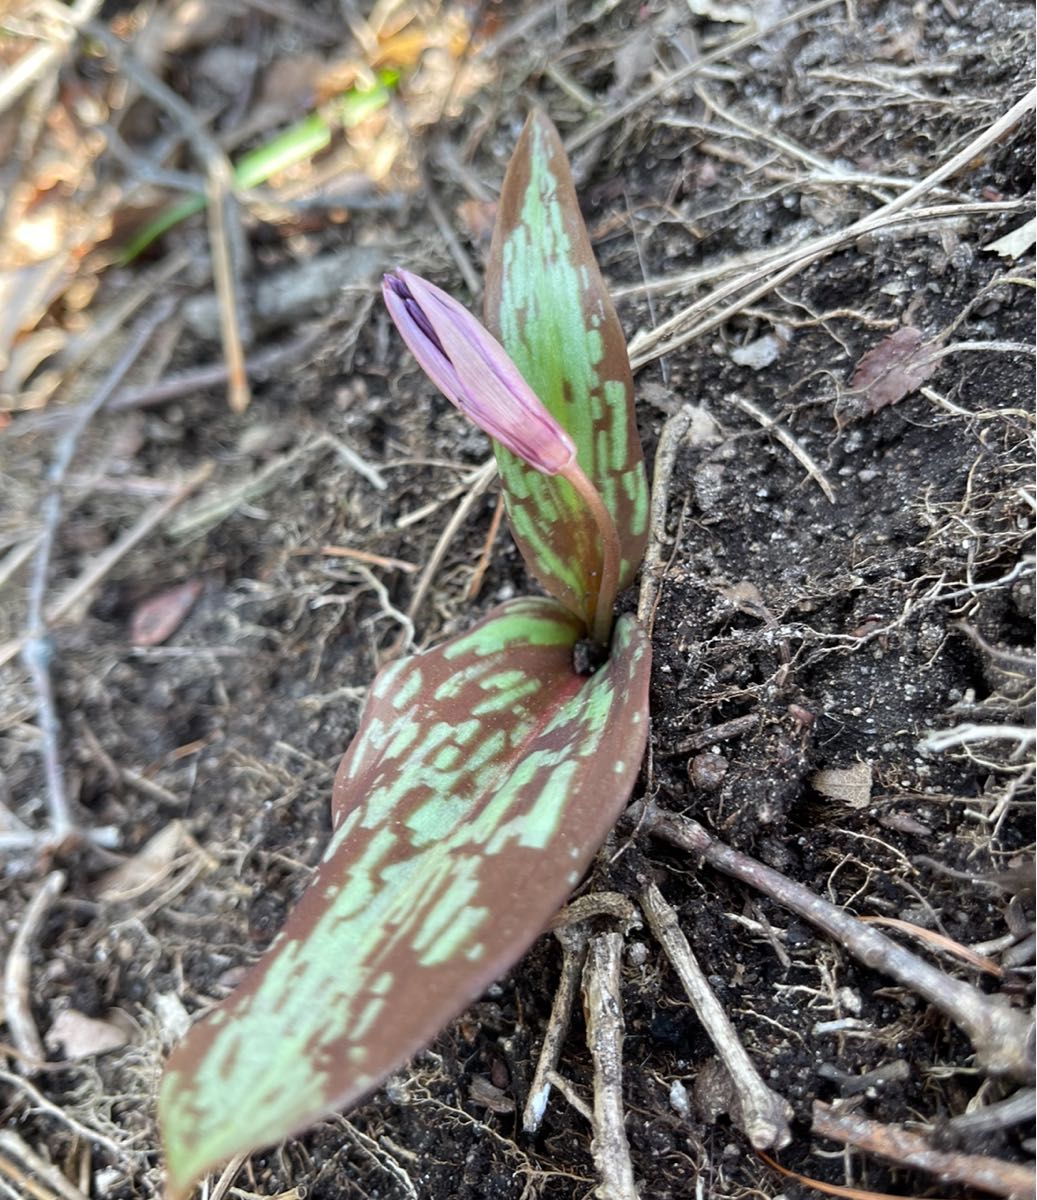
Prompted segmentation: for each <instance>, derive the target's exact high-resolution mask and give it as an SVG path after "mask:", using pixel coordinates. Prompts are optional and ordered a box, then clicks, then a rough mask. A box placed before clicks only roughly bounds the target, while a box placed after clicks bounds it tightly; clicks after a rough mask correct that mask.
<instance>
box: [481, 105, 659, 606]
mask: <svg viewBox="0 0 1037 1200" xmlns="http://www.w3.org/2000/svg"><path fill="white" fill-rule="evenodd" d="M486 321H487V324H488V325H489V326H490V328H491V329H492V330H493V331H494V333H496V335H497V336H498V337H499V339H500V341H501V342H502V344H503V345H504V348H505V349H506V350H507V352H508V354H509V355H510V356H511V358H512V359H513V360H514V362H515V364H516V365H517V366H518V368H519V370H520V371H521V372H522V375H523V377H524V378H525V380H526V382H527V383H528V384H529V385H530V387H532V389H533V391H534V392H536V394H537V395H538V396H539V397H540V399H541V400H542V401H543V402H544V404H545V405H546V406H547V408H548V410H549V411H550V412H551V414H552V415H553V416H554V417H555V418H556V419H557V420H558V421H559V422H560V423H561V425H562V426H563V427H564V428H565V429H566V430H567V431H568V433H569V434H570V435H571V436H572V438H573V440H574V441H575V442H576V446H577V458H578V461H579V464H580V466H581V467H582V468H583V470H584V472H585V473H586V475H587V476H588V478H589V479H590V481H591V482H592V483H593V484H594V485H595V486H596V488H597V489H598V491H599V492H600V493H601V495H602V497H603V499H604V501H605V504H606V506H607V507H608V509H609V510H610V512H611V514H612V517H613V520H614V521H615V523H616V527H617V529H618V530H619V535H620V540H621V543H622V568H621V572H620V586H621V587H625V586H626V585H627V584H628V583H630V581H631V580H632V579H633V576H634V573H635V572H636V570H637V568H638V566H639V565H640V562H641V558H642V556H643V554H644V547H645V541H646V537H647V530H648V485H647V480H646V478H645V469H644V461H643V458H642V455H641V444H640V441H639V439H638V436H637V426H636V424H635V421H634V406H633V397H634V386H633V380H632V378H631V374H630V363H629V360H628V358H627V351H626V342H625V340H624V338H623V331H622V329H621V327H620V324H619V319H618V317H617V316H616V311H615V308H614V307H613V305H612V301H611V299H610V298H609V294H608V291H607V290H606V288H605V284H604V281H603V280H602V278H601V273H600V271H599V270H598V265H597V263H596V262H595V260H594V252H593V250H592V249H591V244H590V239H589V238H588V236H587V230H586V227H585V226H584V223H583V218H582V217H581V215H580V208H579V203H578V202H577V199H576V191H575V188H574V187H573V182H572V175H571V172H570V170H569V163H568V160H567V158H566V155H565V150H564V148H563V146H562V143H561V139H560V138H559V136H558V132H557V130H556V129H555V127H554V125H552V124H551V122H550V121H549V120H548V118H547V117H546V116H544V115H543V114H542V113H540V112H534V113H533V114H532V116H530V118H529V120H528V121H527V122H526V127H525V129H524V130H523V132H522V137H521V139H520V140H519V143H518V145H517V147H516V148H515V153H514V154H513V155H512V159H511V163H510V165H509V167H508V171H507V174H506V175H505V177H504V186H503V189H502V191H501V197H500V204H499V207H498V211H497V225H496V228H495V230H494V235H493V245H492V246H491V249H490V258H489V267H488V270H487V277H486ZM494 449H495V452H496V455H497V462H498V465H499V467H500V473H501V479H502V481H503V485H504V498H505V502H506V504H507V511H508V520H509V522H510V524H511V528H512V532H513V534H514V536H515V540H516V542H517V543H518V545H519V548H520V549H521V551H522V555H523V557H524V558H525V560H526V564H527V566H528V567H529V569H530V571H532V573H533V574H534V575H535V576H536V577H537V579H539V580H540V582H541V583H542V584H543V585H544V587H545V588H546V589H547V590H548V591H549V592H550V593H551V594H552V595H553V596H556V597H557V598H558V599H559V600H561V601H562V602H563V603H564V604H566V605H567V606H568V607H570V608H572V609H573V610H574V611H575V612H579V613H581V614H583V615H584V617H585V619H588V618H590V617H591V616H592V615H593V612H594V605H595V601H596V598H597V594H598V582H599V578H600V574H601V545H600V539H599V537H598V532H597V527H596V525H595V523H594V521H593V520H592V518H591V516H590V514H589V513H588V512H587V510H586V507H585V505H584V504H583V503H582V502H581V501H580V500H579V498H578V497H577V495H576V493H575V492H574V490H573V489H572V487H571V486H570V484H569V483H568V482H566V481H565V480H564V479H560V478H554V477H547V476H544V475H541V474H538V473H537V472H536V471H534V470H532V469H530V468H529V467H528V466H526V464H525V463H523V462H522V461H521V460H520V459H518V458H516V457H515V456H514V455H513V454H511V453H510V452H509V451H507V450H505V449H504V448H503V447H500V446H495V448H494Z"/></svg>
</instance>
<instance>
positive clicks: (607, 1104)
mask: <svg viewBox="0 0 1037 1200" xmlns="http://www.w3.org/2000/svg"><path fill="white" fill-rule="evenodd" d="M622 953H623V935H622V934H619V933H602V934H599V935H598V936H597V937H595V938H593V939H592V940H591V942H590V945H589V947H588V950H587V962H586V964H585V965H584V968H583V1007H584V1013H585V1015H586V1018H587V1045H588V1047H589V1048H590V1052H591V1057H592V1058H593V1060H594V1122H593V1129H594V1135H593V1137H592V1139H591V1153H592V1154H593V1155H594V1165H595V1166H596V1167H597V1169H598V1175H599V1177H600V1179H601V1183H600V1185H599V1186H598V1189H597V1194H598V1196H600V1197H601V1200H638V1196H637V1189H636V1188H635V1186H634V1168H633V1166H632V1165H631V1163H630V1145H629V1143H628V1142H627V1135H626V1129H625V1128H624V1124H623V1003H622V999H621V997H620V975H619V967H620V959H621V956H622Z"/></svg>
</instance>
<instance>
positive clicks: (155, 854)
mask: <svg viewBox="0 0 1037 1200" xmlns="http://www.w3.org/2000/svg"><path fill="white" fill-rule="evenodd" d="M183 841H184V826H183V822H182V821H171V822H170V823H169V824H168V825H167V826H166V827H165V828H164V829H161V830H159V832H158V833H156V834H155V836H154V837H153V838H152V839H151V840H150V841H148V842H145V844H144V845H143V846H142V847H141V848H140V849H139V850H138V851H137V853H136V854H134V855H133V857H132V858H128V859H127V860H126V861H125V862H124V863H122V864H121V865H120V866H118V867H116V868H115V870H114V871H109V872H108V873H107V875H105V876H103V877H102V879H101V886H100V889H99V891H98V893H97V894H98V897H99V898H100V899H101V900H113V901H121V900H133V899H135V898H136V897H138V896H142V895H144V894H145V893H146V892H149V891H151V889H152V888H155V887H157V886H158V885H159V884H160V883H161V882H162V881H163V880H164V879H165V878H166V876H167V875H168V874H169V870H170V867H171V866H172V865H173V862H174V860H175V859H176V856H177V854H178V853H179V852H180V848H181V846H182V844H183Z"/></svg>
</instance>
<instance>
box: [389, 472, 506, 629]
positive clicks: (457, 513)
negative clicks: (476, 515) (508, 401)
mask: <svg viewBox="0 0 1037 1200" xmlns="http://www.w3.org/2000/svg"><path fill="white" fill-rule="evenodd" d="M496 474H497V461H496V459H493V458H491V459H489V460H488V461H487V462H485V463H483V465H482V467H480V469H479V473H478V474H477V475H476V476H475V478H474V479H473V480H472V486H471V487H470V488H469V489H468V491H467V492H466V493H465V496H464V498H463V499H462V501H461V503H460V504H459V505H458V506H457V508H455V509H454V512H453V515H452V516H451V518H450V520H449V521H447V523H446V526H445V527H444V529H443V532H442V533H441V534H440V535H439V541H438V542H436V546H435V549H434V550H433V551H432V555H431V557H430V558H429V560H428V562H427V563H426V564H425V569H424V570H423V571H422V573H421V578H420V579H419V580H418V583H417V586H416V587H415V588H414V595H413V596H412V597H411V602H410V604H409V606H408V607H407V616H408V618H409V619H410V620H411V621H412V622H413V621H414V619H415V617H416V616H417V615H418V613H419V612H420V611H421V606H422V605H423V604H424V603H425V597H426V596H427V595H428V592H429V588H430V587H431V586H432V581H433V579H435V577H436V572H437V571H438V570H439V568H440V566H441V565H442V562H443V559H444V558H445V557H446V552H447V550H448V549H449V548H450V543H451V542H452V541H453V540H454V538H455V537H456V536H457V531H458V530H459V529H460V528H461V526H462V525H463V524H464V522H465V521H466V520H467V519H468V514H469V513H470V512H471V511H472V509H473V508H474V507H475V502H476V501H477V500H478V499H479V497H480V496H481V495H482V494H483V492H485V491H486V489H487V488H488V487H489V486H490V484H491V483H492V482H493V479H494V477H495V476H496ZM402 649H403V646H402V644H400V643H399V642H398V643H397V644H396V646H394V647H393V653H399V651H400V650H402Z"/></svg>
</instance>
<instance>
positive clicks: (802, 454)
mask: <svg viewBox="0 0 1037 1200" xmlns="http://www.w3.org/2000/svg"><path fill="white" fill-rule="evenodd" d="M727 399H728V401H729V402H730V403H731V404H734V405H735V406H736V407H737V408H740V409H741V410H742V412H744V413H748V415H749V416H750V417H752V419H753V420H754V421H758V422H759V423H760V424H761V425H762V426H763V428H764V429H766V430H767V432H768V433H773V434H774V436H775V437H776V438H777V439H778V441H779V442H781V444H782V445H783V446H784V447H785V449H786V450H787V451H788V452H789V453H790V454H791V455H792V457H793V458H795V459H797V460H798V461H799V462H800V463H802V465H803V468H804V470H805V471H806V473H807V474H808V475H809V476H810V478H811V479H812V480H813V481H814V482H815V483H816V484H817V486H818V487H819V488H820V489H821V491H822V492H824V494H825V499H826V500H827V501H828V503H829V504H834V503H835V489H834V488H833V487H832V485H831V484H830V483H829V482H828V480H827V478H826V477H825V473H824V471H822V470H821V468H820V467H819V466H818V465H817V463H816V462H814V460H813V459H812V458H811V457H810V455H809V454H808V453H807V452H806V451H805V450H804V449H803V447H802V446H801V445H800V444H799V442H797V441H796V439H795V438H794V437H793V436H792V434H791V433H789V431H788V430H787V429H786V428H785V427H784V426H783V425H779V424H778V422H777V421H776V420H775V419H774V417H771V416H768V415H767V413H765V412H764V411H763V409H762V408H758V407H757V406H756V405H755V404H753V402H752V401H751V400H747V399H746V398H745V397H744V396H738V395H735V394H731V395H729V396H728V397H727Z"/></svg>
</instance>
